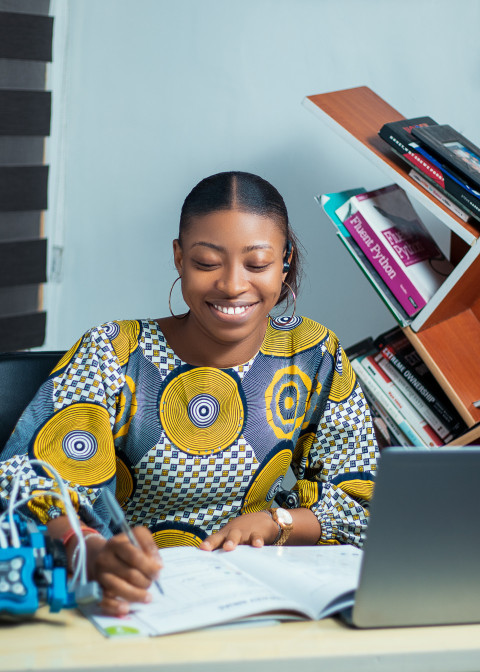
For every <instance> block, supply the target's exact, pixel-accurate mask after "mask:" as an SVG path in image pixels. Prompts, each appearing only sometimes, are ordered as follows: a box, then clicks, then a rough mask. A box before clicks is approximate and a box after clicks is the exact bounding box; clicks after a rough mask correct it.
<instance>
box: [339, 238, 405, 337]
mask: <svg viewBox="0 0 480 672" xmlns="http://www.w3.org/2000/svg"><path fill="white" fill-rule="evenodd" d="M347 233H348V232H347ZM337 237H338V238H339V240H340V241H341V242H342V243H343V245H344V247H345V248H346V250H347V251H348V253H349V254H350V256H351V257H352V259H353V260H354V261H355V263H356V264H357V266H358V267H359V268H360V270H361V271H362V273H363V274H364V276H365V277H366V278H367V280H368V281H369V283H370V284H371V285H372V287H373V288H374V290H375V291H376V292H377V294H378V295H379V296H380V298H381V299H382V301H383V303H384V304H385V306H386V307H387V308H388V310H389V311H390V312H391V314H392V315H393V317H394V318H395V319H396V321H397V322H398V324H400V325H401V326H402V327H406V326H407V325H408V324H410V320H409V317H408V314H407V312H406V311H405V310H404V308H403V307H402V305H401V304H400V302H399V301H398V299H397V298H396V297H395V295H394V294H393V293H392V292H391V291H390V289H389V288H388V287H387V285H386V284H385V282H384V281H383V279H382V278H381V277H380V276H379V274H378V273H377V271H376V270H375V269H374V268H373V266H372V265H371V264H370V263H369V261H368V259H367V257H366V256H365V254H364V253H363V251H362V249H361V248H360V246H359V245H358V243H357V242H356V241H355V240H354V239H353V237H352V236H351V235H350V234H348V237H346V236H343V235H342V234H341V233H340V231H337Z"/></svg>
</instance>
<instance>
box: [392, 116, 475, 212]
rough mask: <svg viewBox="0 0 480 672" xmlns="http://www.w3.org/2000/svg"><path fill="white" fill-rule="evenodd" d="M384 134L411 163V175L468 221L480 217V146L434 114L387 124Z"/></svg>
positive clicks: (403, 157) (408, 162)
mask: <svg viewBox="0 0 480 672" xmlns="http://www.w3.org/2000/svg"><path fill="white" fill-rule="evenodd" d="M379 135H380V137H381V138H382V139H383V140H385V141H386V142H387V143H388V144H389V145H390V147H391V148H392V149H393V150H394V151H395V153H396V154H398V155H399V156H400V157H401V158H402V159H403V160H404V161H406V163H407V164H408V165H409V166H410V168H411V170H410V172H409V174H410V176H411V177H412V178H413V179H414V180H415V181H416V182H418V183H419V184H420V185H421V186H422V187H423V188H424V189H426V190H427V191H428V192H429V193H430V194H432V195H433V196H434V197H435V198H437V199H438V200H439V201H440V202H441V203H443V204H444V205H445V206H447V207H448V208H450V210H451V211H452V212H453V213H454V214H455V215H457V217H460V219H462V220H463V221H464V222H466V221H469V220H470V219H471V218H474V220H476V221H477V222H478V221H480V149H479V148H478V147H476V146H475V145H474V144H473V143H471V142H470V141H469V140H467V138H465V137H464V136H463V135H461V134H460V133H458V132H457V131H455V129H453V128H452V127H451V126H448V125H446V124H445V125H444V124H437V122H436V121H434V120H433V119H432V118H431V117H415V118H414V119H403V120H401V121H393V122H390V123H387V124H384V125H383V126H382V128H381V129H380V131H379Z"/></svg>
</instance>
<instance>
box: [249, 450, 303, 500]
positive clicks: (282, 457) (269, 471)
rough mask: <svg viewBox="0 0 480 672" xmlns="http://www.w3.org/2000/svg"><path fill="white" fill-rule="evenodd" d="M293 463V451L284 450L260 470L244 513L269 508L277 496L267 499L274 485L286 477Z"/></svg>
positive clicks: (250, 490)
mask: <svg viewBox="0 0 480 672" xmlns="http://www.w3.org/2000/svg"><path fill="white" fill-rule="evenodd" d="M291 461H292V451H291V450H290V449H289V448H284V449H283V450H280V451H279V452H278V453H276V454H275V455H274V456H273V457H272V459H271V460H269V461H268V462H267V464H266V465H265V466H264V467H263V469H260V473H259V474H258V475H257V476H256V477H255V479H254V481H253V483H252V484H251V485H250V487H249V489H248V492H247V493H246V494H245V498H244V500H243V506H242V513H253V512H254V511H261V510H262V509H265V508H267V507H268V506H269V505H270V504H271V503H272V502H273V500H274V498H275V495H274V496H273V497H271V498H270V499H267V496H268V493H269V491H270V490H271V488H272V485H273V484H274V483H275V481H276V480H278V479H279V478H281V477H284V476H285V474H286V473H287V471H288V467H289V466H290V463H291Z"/></svg>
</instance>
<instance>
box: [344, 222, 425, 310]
mask: <svg viewBox="0 0 480 672" xmlns="http://www.w3.org/2000/svg"><path fill="white" fill-rule="evenodd" d="M343 223H344V225H345V227H346V229H347V230H348V231H349V233H350V234H351V236H352V238H353V239H354V240H355V241H356V242H357V243H358V244H359V246H360V247H361V249H362V250H363V252H364V253H365V254H366V256H367V258H368V260H369V262H370V263H371V264H372V266H373V267H374V268H375V270H376V271H377V272H378V274H379V275H380V276H381V277H382V279H383V280H384V281H385V283H386V284H387V285H388V287H389V288H390V290H391V292H392V293H393V294H394V295H395V297H396V298H397V299H398V301H399V303H400V304H401V305H402V307H403V308H404V309H405V310H406V312H407V314H408V315H415V314H416V313H418V311H419V310H420V309H421V308H423V307H424V306H425V305H426V303H427V302H426V301H425V299H424V298H423V296H422V295H421V294H420V292H419V291H418V290H417V289H416V288H415V285H414V284H413V283H412V282H411V280H410V279H409V278H408V276H407V275H406V274H405V272H404V270H403V269H402V268H401V266H400V265H399V264H398V263H397V262H396V260H395V259H393V258H392V255H391V254H390V252H389V251H388V249H387V248H386V247H385V245H384V244H383V242H382V241H381V240H380V238H379V237H378V236H377V234H376V233H375V232H374V231H373V229H372V227H371V226H370V225H369V224H368V222H367V220H366V219H365V217H363V215H362V214H361V213H360V212H356V213H355V214H354V215H351V216H350V217H348V218H347V219H346V220H345V221H344V222H343Z"/></svg>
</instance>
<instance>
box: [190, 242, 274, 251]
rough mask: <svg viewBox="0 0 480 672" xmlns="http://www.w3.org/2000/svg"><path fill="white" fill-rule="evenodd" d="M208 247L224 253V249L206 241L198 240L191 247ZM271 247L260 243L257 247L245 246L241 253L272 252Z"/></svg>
mask: <svg viewBox="0 0 480 672" xmlns="http://www.w3.org/2000/svg"><path fill="white" fill-rule="evenodd" d="M197 246H201V247H209V248H210V249H212V250H216V251H217V252H226V249H225V248H224V247H222V246H221V245H215V244H214V243H207V242H206V241H203V240H199V241H198V242H196V243H193V245H192V247H197ZM272 249H273V248H272V246H271V245H268V243H260V244H258V245H247V246H246V247H244V248H243V249H242V252H253V250H272Z"/></svg>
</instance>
